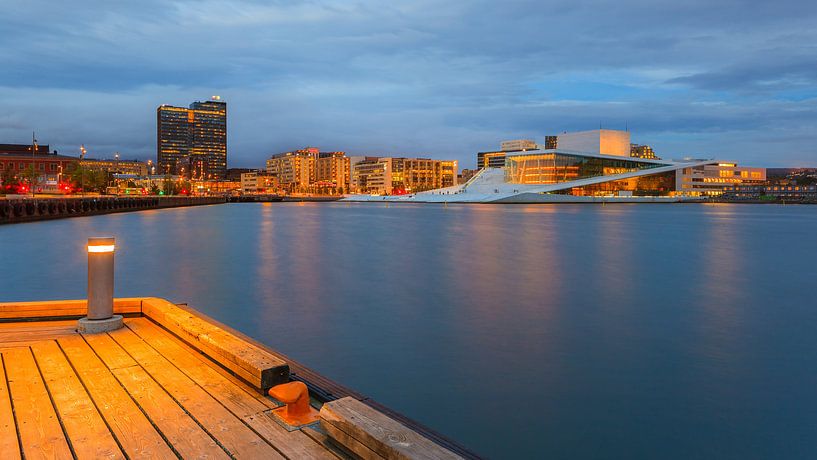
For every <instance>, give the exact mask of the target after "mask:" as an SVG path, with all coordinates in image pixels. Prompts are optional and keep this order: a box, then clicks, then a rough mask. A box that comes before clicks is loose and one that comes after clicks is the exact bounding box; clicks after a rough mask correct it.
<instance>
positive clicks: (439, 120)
mask: <svg viewBox="0 0 817 460" xmlns="http://www.w3.org/2000/svg"><path fill="white" fill-rule="evenodd" d="M0 5H1V6H0V7H1V8H2V11H3V13H4V14H3V15H0V62H3V63H4V65H3V69H2V71H0V109H1V110H0V113H2V116H0V139H2V140H3V141H8V142H14V141H19V142H25V139H27V138H29V137H30V131H31V129H35V128H36V129H37V130H38V133H41V134H39V137H40V138H42V139H45V141H46V142H49V143H50V144H52V145H54V146H59V147H61V148H62V149H63V150H66V152H69V151H70V150H71V149H76V146H77V145H79V144H80V143H84V144H86V145H91V146H94V147H96V149H97V150H96V151H99V152H100V153H101V154H110V153H112V152H113V151H120V152H123V153H124V154H125V155H131V156H141V157H144V158H147V157H148V156H152V155H154V154H155V108H156V106H158V105H159V104H162V103H171V104H175V105H187V104H189V103H190V102H192V101H193V100H197V99H203V98H207V97H209V96H210V95H212V94H219V95H221V96H222V97H223V98H224V99H225V100H227V101H228V104H229V126H228V138H229V161H230V165H231V166H233V165H236V166H249V165H256V166H260V165H261V164H263V159H264V158H265V156H267V155H269V154H271V153H274V152H277V151H282V150H286V149H292V148H296V147H299V146H302V145H306V144H309V145H317V146H320V147H322V148H326V149H333V150H334V149H339V150H347V151H349V152H352V153H357V154H406V155H410V154H413V153H416V154H423V155H427V156H435V157H450V158H454V159H458V160H461V164H462V165H463V166H471V165H473V163H474V156H475V152H476V151H478V150H486V149H491V148H495V147H496V146H497V145H498V143H499V142H500V141H501V140H503V139H506V138H514V137H519V136H524V137H534V138H537V139H541V137H542V136H544V135H546V134H551V133H555V132H560V131H564V130H578V129H592V128H594V127H596V126H598V124H599V122H601V123H602V124H603V125H604V126H609V127H620V128H623V127H624V125H625V124H627V125H628V126H629V127H630V128H632V129H633V136H634V140H636V141H638V142H644V143H651V144H654V146H656V148H657V149H658V150H659V153H660V154H664V155H666V156H679V155H682V154H686V153H688V152H689V151H699V152H712V155H713V156H716V155H717V156H726V157H730V158H732V159H736V160H739V161H742V162H746V161H752V162H756V163H758V164H764V165H765V164H768V165H782V164H795V163H796V164H802V163H806V162H808V161H811V162H812V163H815V162H817V155H815V150H814V147H812V146H813V145H817V142H815V141H817V134H810V132H811V131H813V130H812V129H811V127H813V126H814V125H815V122H817V113H815V98H817V75H815V69H817V66H815V65H814V61H815V54H817V53H815V46H814V45H813V44H814V43H817V30H815V29H814V28H813V24H814V22H815V19H817V5H815V4H813V2H802V1H783V2H775V3H774V4H771V3H768V2H756V1H750V2H718V3H716V4H713V3H712V2H703V1H700V0H692V1H689V2H664V1H646V0H622V1H620V2H614V3H613V2H602V1H589V2H566V1H565V2H561V1H559V2H540V1H513V0H512V1H507V2H489V1H455V0H452V1H447V2H439V1H429V0H420V1H413V2H408V1H394V2H375V1H368V0H362V1H354V2H348V1H305V2H286V1H236V0H232V1H214V0H209V1H203V2H200V1H158V0H146V1H141V2H122V3H112V2H103V1H77V2H70V3H60V2H57V3H54V2H45V1H39V0H34V1H26V2H23V1H12V2H8V1H5V2H2V1H0ZM704 12H705V13H704ZM768 139H775V141H776V142H775V143H773V144H771V145H770V144H769V143H768V142H767V141H768ZM770 149H772V150H776V151H775V152H770ZM662 150H663V152H662ZM92 151H94V150H92Z"/></svg>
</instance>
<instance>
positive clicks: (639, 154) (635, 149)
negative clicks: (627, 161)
mask: <svg viewBox="0 0 817 460" xmlns="http://www.w3.org/2000/svg"><path fill="white" fill-rule="evenodd" d="M630 156H631V157H633V158H646V159H648V160H659V159H660V158H658V157H657V156H655V152H654V151H653V149H652V147H650V146H649V145H638V144H630Z"/></svg>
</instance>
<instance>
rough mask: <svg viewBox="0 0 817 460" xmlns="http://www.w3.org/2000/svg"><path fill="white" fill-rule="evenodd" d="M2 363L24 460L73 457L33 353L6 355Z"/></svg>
mask: <svg viewBox="0 0 817 460" xmlns="http://www.w3.org/2000/svg"><path fill="white" fill-rule="evenodd" d="M3 360H4V361H5V364H6V375H7V377H8V382H9V390H10V391H9V392H10V394H11V401H12V404H13V405H14V413H15V418H16V420H17V428H18V430H19V432H20V443H21V444H22V446H23V455H25V458H26V459H39V458H44V459H45V458H66V459H67V458H72V455H71V449H70V448H69V447H68V441H67V440H66V439H65V434H64V433H63V431H62V427H61V426H60V421H59V419H58V418H57V413H56V412H55V411H54V406H52V405H51V398H49V396H48V392H47V391H46V389H45V383H43V380H42V378H41V377H40V371H39V370H38V369H37V364H36V363H35V362H34V356H33V355H32V354H31V350H29V349H27V348H20V349H16V350H10V351H7V352H4V353H3Z"/></svg>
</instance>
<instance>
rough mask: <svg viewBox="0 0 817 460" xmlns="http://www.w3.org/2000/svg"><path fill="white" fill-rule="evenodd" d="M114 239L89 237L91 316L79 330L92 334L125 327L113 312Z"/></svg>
mask: <svg viewBox="0 0 817 460" xmlns="http://www.w3.org/2000/svg"><path fill="white" fill-rule="evenodd" d="M115 251H116V240H115V239H114V238H88V316H86V317H85V318H82V319H80V320H79V324H78V330H79V332H82V333H88V334H93V333H97V332H107V331H112V330H114V329H119V328H120V327H122V316H121V315H114V314H113V285H114V276H113V273H114V253H115Z"/></svg>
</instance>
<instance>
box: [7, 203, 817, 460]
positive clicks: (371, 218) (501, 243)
mask: <svg viewBox="0 0 817 460" xmlns="http://www.w3.org/2000/svg"><path fill="white" fill-rule="evenodd" d="M93 235H114V236H115V237H116V238H117V243H118V246H119V249H118V252H117V256H116V257H117V277H118V279H117V295H118V296H161V297H166V298H168V299H170V300H172V301H175V302H189V303H190V305H192V306H194V307H196V308H198V309H200V310H202V311H204V312H205V313H207V314H208V315H211V316H213V317H215V318H216V319H218V320H220V321H222V322H225V323H227V324H229V325H230V326H232V327H235V328H237V329H239V330H241V331H243V332H245V333H247V334H248V335H250V336H253V337H255V338H257V339H258V340H260V341H262V342H264V343H266V344H268V345H269V346H271V347H273V348H275V349H279V350H281V351H282V352H284V353H286V354H288V355H290V356H292V357H293V358H294V359H297V360H299V361H301V362H303V363H305V364H307V365H309V366H310V367H312V368H314V369H316V370H317V371H319V372H320V373H322V374H324V375H326V376H328V377H330V378H332V379H334V380H336V381H338V382H340V383H343V384H345V385H347V386H349V387H351V388H354V389H356V390H358V391H360V392H362V393H364V394H368V395H370V396H371V397H373V398H375V399H377V400H379V401H381V402H383V403H385V404H386V405H388V406H390V407H392V408H394V409H396V410H398V411H400V412H402V413H404V414H406V415H408V416H410V417H412V418H414V419H416V420H418V421H420V422H422V423H425V424H427V425H429V426H431V427H433V428H435V429H437V430H439V431H441V432H443V433H445V434H447V435H448V436H450V437H453V438H455V439H457V440H459V441H461V442H462V443H464V444H465V445H467V446H469V447H471V448H473V449H474V450H476V451H477V452H479V453H481V454H483V455H486V456H489V457H494V458H539V457H542V458H544V457H547V458H566V457H568V458H691V457H697V458H809V457H811V458H814V457H815V456H817V436H815V435H817V393H815V388H817V333H815V326H817V300H815V299H817V297H815V280H817V237H815V235H817V207H808V206H773V205H614V206H604V207H601V206H594V205H576V206H573V205H555V206H553V205H534V206H514V205H508V206H502V205H459V206H449V207H448V208H444V207H442V206H436V205H399V206H398V205H392V206H391V207H388V208H387V207H384V206H382V205H376V204H357V205H355V204H352V205H346V204H341V203H333V204H325V203H323V204H295V203H293V204H268V205H261V204H232V205H221V206H207V207H196V208H186V209H168V210H158V211H147V212H139V213H128V214H114V215H107V216H97V217H87V218H76V219H66V220H58V221H50V222H38V223H30V224H17V225H7V226H0V260H2V266H3V274H2V276H1V277H0V299H2V300H7V301H9V300H42V299H66V298H82V297H84V296H85V276H86V275H85V260H86V259H85V258H86V255H85V252H84V241H85V238H86V237H88V236H93Z"/></svg>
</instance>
